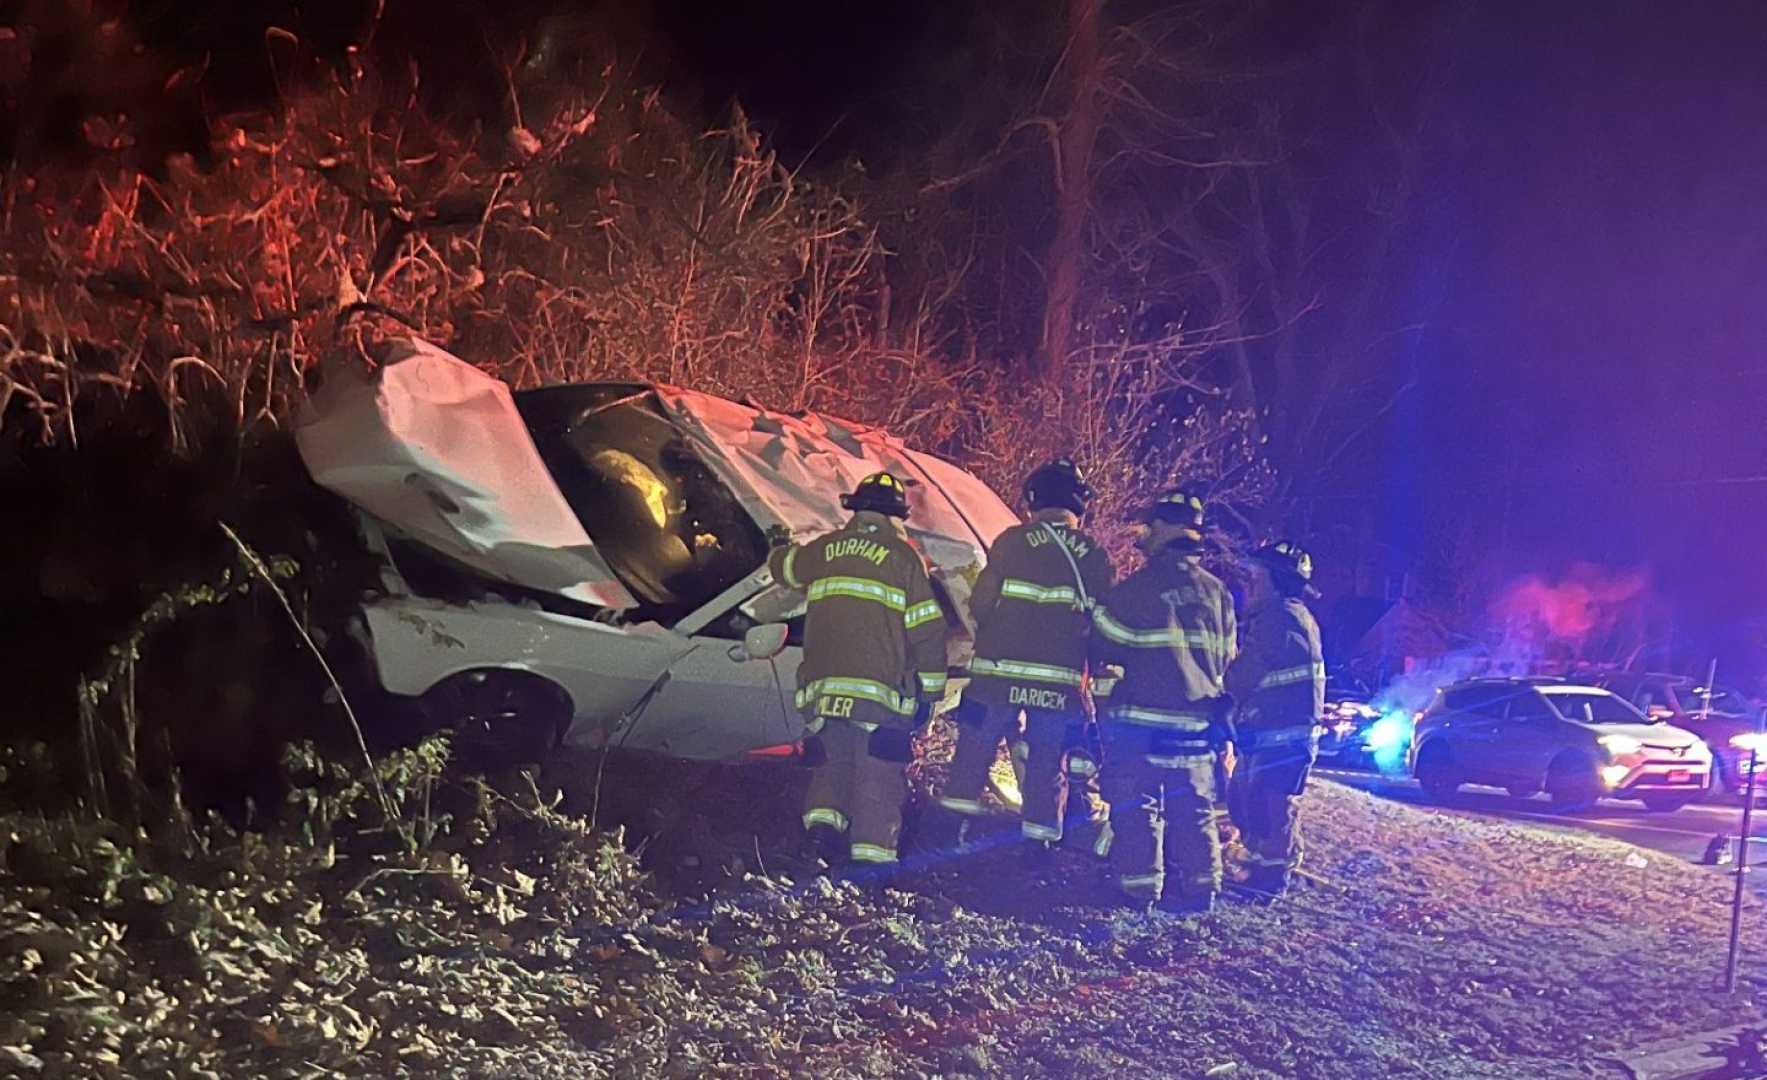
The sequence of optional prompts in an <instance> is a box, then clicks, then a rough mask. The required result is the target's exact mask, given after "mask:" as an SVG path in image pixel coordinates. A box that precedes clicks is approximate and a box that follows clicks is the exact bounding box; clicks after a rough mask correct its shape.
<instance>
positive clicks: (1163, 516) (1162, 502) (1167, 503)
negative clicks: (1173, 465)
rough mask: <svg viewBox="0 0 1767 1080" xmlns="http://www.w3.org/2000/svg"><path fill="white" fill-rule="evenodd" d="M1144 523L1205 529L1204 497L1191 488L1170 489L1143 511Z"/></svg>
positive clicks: (1142, 518)
mask: <svg viewBox="0 0 1767 1080" xmlns="http://www.w3.org/2000/svg"><path fill="white" fill-rule="evenodd" d="M1141 520H1142V521H1148V522H1153V521H1163V522H1165V523H1166V524H1168V525H1186V526H1189V527H1190V528H1193V529H1201V528H1202V527H1203V497H1202V496H1201V495H1198V494H1197V493H1196V492H1194V491H1191V490H1190V489H1189V488H1182V487H1175V488H1168V489H1167V490H1165V491H1164V492H1161V493H1160V497H1159V498H1157V499H1155V500H1154V501H1153V502H1152V503H1149V504H1148V505H1147V506H1145V507H1143V508H1142V510H1141Z"/></svg>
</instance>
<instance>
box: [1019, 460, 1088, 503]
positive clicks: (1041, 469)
mask: <svg viewBox="0 0 1767 1080" xmlns="http://www.w3.org/2000/svg"><path fill="white" fill-rule="evenodd" d="M1091 501H1092V487H1091V485H1089V484H1087V483H1086V476H1085V474H1084V473H1082V472H1081V471H1080V467H1079V466H1078V465H1075V464H1074V462H1073V459H1072V458H1065V457H1063V458H1056V459H1055V460H1054V461H1051V462H1047V463H1045V464H1043V465H1039V466H1037V467H1036V468H1035V469H1032V470H1031V475H1030V476H1028V477H1026V478H1025V502H1026V503H1027V504H1029V505H1030V507H1031V509H1032V510H1043V509H1047V508H1049V507H1056V508H1059V509H1062V510H1072V511H1073V512H1074V513H1076V514H1084V513H1085V512H1086V504H1087V503H1089V502H1091Z"/></svg>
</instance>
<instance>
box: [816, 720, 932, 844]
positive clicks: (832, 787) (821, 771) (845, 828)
mask: <svg viewBox="0 0 1767 1080" xmlns="http://www.w3.org/2000/svg"><path fill="white" fill-rule="evenodd" d="M814 737H815V738H819V739H821V740H822V751H823V754H824V755H825V757H824V760H823V761H822V763H821V764H819V765H817V766H816V767H815V768H813V769H812V770H811V771H810V786H809V788H808V789H807V790H806V791H805V792H804V828H806V829H809V828H813V827H815V826H817V825H827V826H830V827H832V828H834V829H837V830H839V831H840V832H842V833H845V834H846V836H847V840H848V843H849V844H850V845H851V848H850V850H851V857H852V859H853V861H854V862H864V863H893V862H895V861H896V843H897V840H898V838H899V837H900V835H901V832H902V803H903V801H904V800H906V799H907V797H908V777H907V773H906V771H905V769H904V766H903V764H902V763H901V762H897V761H886V760H884V759H882V758H879V757H877V756H875V755H874V754H872V752H871V730H870V727H869V726H868V725H865V724H856V723H853V722H852V721H850V720H832V719H831V720H827V721H825V722H824V724H823V726H822V730H821V732H820V733H819V734H817V735H816V736H814Z"/></svg>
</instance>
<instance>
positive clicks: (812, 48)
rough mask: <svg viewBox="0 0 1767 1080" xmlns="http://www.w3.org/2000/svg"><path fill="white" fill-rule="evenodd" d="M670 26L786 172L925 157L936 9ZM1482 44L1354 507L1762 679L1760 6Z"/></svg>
mask: <svg viewBox="0 0 1767 1080" xmlns="http://www.w3.org/2000/svg"><path fill="white" fill-rule="evenodd" d="M674 6H675V9H676V10H675V11H673V12H672V13H671V20H670V22H669V25H670V26H671V27H672V28H673V30H672V33H673V34H674V36H675V39H676V40H677V41H678V42H679V43H680V44H681V46H682V49H683V52H684V54H685V55H686V56H688V57H693V58H696V59H695V62H696V63H698V64H699V65H700V66H698V67H697V68H696V71H697V72H698V73H699V74H700V75H701V76H702V77H703V78H704V80H705V81H704V84H703V85H705V86H706V88H707V91H708V94H709V95H710V96H711V97H712V98H714V99H716V98H717V97H718V96H720V95H726V94H735V95H738V96H740V97H741V98H742V99H743V100H744V101H745V102H746V103H748V104H749V106H750V107H751V110H752V111H753V112H754V113H755V114H756V115H757V116H758V117H759V119H760V120H761V122H762V123H763V124H765V125H767V126H769V127H771V128H773V129H774V130H775V131H776V133H777V134H778V136H779V138H780V139H781V140H782V142H783V144H784V145H785V146H786V147H787V148H788V149H797V150H799V151H800V152H804V153H808V152H810V151H812V150H813V149H816V150H818V151H819V152H822V153H829V152H836V153H844V152H858V153H865V152H868V151H869V152H887V148H888V146H889V145H890V140H891V139H892V138H894V137H895V136H896V134H897V133H898V132H899V131H901V130H902V129H904V128H906V129H908V130H912V129H913V125H914V122H915V116H914V114H913V113H912V112H909V111H906V110H904V108H902V107H901V106H900V103H899V102H900V95H901V88H900V87H899V86H898V85H897V84H896V83H897V80H898V79H899V78H900V77H901V73H902V72H904V71H907V72H913V71H915V70H917V65H916V64H915V63H912V62H910V61H912V60H913V59H916V58H919V57H923V56H925V55H926V54H927V53H928V51H929V50H932V51H936V49H937V48H938V44H937V37H938V33H939V30H940V27H939V24H938V19H937V17H936V16H933V15H930V14H928V9H932V10H938V9H940V8H941V5H933V4H928V5H916V4H905V5H877V6H875V7H858V6H852V7H844V8H843V7H841V6H840V5H809V8H810V9H811V10H814V11H816V12H818V13H819V14H817V15H815V16H812V17H809V18H803V17H800V16H799V15H798V14H796V13H795V9H796V8H797V5H762V4H748V5H743V4H717V5H710V4H696V3H688V2H685V0H683V2H680V3H678V4H677V5H674ZM697 11H712V12H715V13H716V14H713V15H711V16H709V17H699V18H695V17H692V15H693V13H694V12H697ZM757 11H768V12H771V14H770V15H763V16H761V17H758V18H757V17H754V15H753V13H754V12H757ZM1467 26H1468V28H1467V32H1466V37H1465V39H1464V41H1463V43H1462V45H1461V57H1460V61H1459V65H1458V70H1457V73H1456V77H1455V79H1454V81H1453V83H1452V84H1451V86H1450V89H1449V91H1448V94H1447V97H1446V100H1445V101H1444V103H1443V106H1442V110H1441V116H1440V119H1439V120H1438V122H1437V123H1436V124H1435V125H1434V126H1433V128H1432V132H1431V136H1430V139H1431V142H1430V145H1429V146H1428V148H1427V150H1426V159H1427V160H1428V161H1429V162H1430V163H1431V165H1430V168H1429V171H1428V172H1427V180H1426V188H1427V192H1426V194H1425V196H1424V198H1422V199H1421V200H1420V202H1421V203H1422V204H1423V205H1424V206H1425V207H1426V208H1427V211H1426V212H1427V214H1428V215H1429V218H1430V219H1429V220H1428V221H1427V222H1425V223H1423V227H1422V228H1420V229H1419V231H1418V232H1419V240H1418V243H1419V244H1420V245H1422V246H1420V249H1419V250H1418V251H1417V252H1415V255H1416V258H1415V259H1414V260H1413V265H1414V266H1415V267H1416V274H1417V280H1416V281H1415V282H1413V283H1411V287H1412V288H1413V289H1414V291H1415V294H1416V297H1415V307H1416V309H1417V310H1418V311H1420V312H1424V313H1426V314H1427V324H1426V329H1425V331H1424V332H1423V333H1421V334H1420V335H1418V336H1416V338H1415V339H1414V340H1413V341H1412V344H1411V347H1412V348H1414V349H1415V350H1417V353H1418V355H1417V357H1416V359H1417V361H1418V363H1419V366H1420V369H1421V371H1422V373H1423V381H1422V384H1421V386H1420V388H1419V390H1418V392H1417V393H1415V394H1414V395H1413V396H1412V397H1411V398H1409V399H1408V400H1407V402H1406V404H1405V405H1404V406H1403V407H1402V408H1401V409H1400V410H1398V411H1397V412H1396V413H1395V415H1394V416H1393V417H1392V419H1391V422H1390V423H1389V424H1387V425H1386V426H1385V429H1384V432H1383V435H1384V439H1385V443H1384V448H1383V449H1384V453H1382V454H1381V455H1379V457H1380V458H1381V459H1382V462H1383V463H1382V464H1379V465H1377V466H1376V467H1375V468H1373V469H1370V470H1369V471H1368V472H1367V474H1366V475H1365V476H1362V477H1361V478H1360V483H1357V482H1356V481H1355V480H1352V481H1351V482H1350V483H1349V487H1350V488H1351V490H1350V491H1348V492H1345V493H1343V494H1349V495H1352V496H1359V497H1366V498H1369V499H1372V500H1374V501H1375V502H1376V503H1377V504H1378V505H1380V506H1381V507H1382V508H1383V509H1382V512H1381V530H1382V535H1383V537H1384V538H1385V539H1386V540H1388V541H1389V542H1391V543H1393V544H1395V545H1397V546H1398V547H1399V548H1400V549H1401V550H1402V551H1414V550H1418V549H1421V548H1422V547H1424V546H1426V545H1427V543H1428V537H1427V533H1428V531H1429V528H1430V523H1431V522H1432V521H1434V520H1437V519H1439V518H1440V517H1441V516H1442V515H1444V514H1449V513H1453V512H1454V511H1455V509H1456V507H1457V504H1467V503H1470V504H1472V505H1474V506H1476V507H1478V508H1479V510H1478V516H1479V517H1480V518H1481V519H1484V520H1487V521H1488V528H1484V527H1482V526H1481V528H1480V530H1479V531H1480V532H1481V533H1482V534H1483V535H1487V536H1488V537H1489V540H1490V543H1491V545H1492V547H1493V549H1494V551H1495V549H1496V547H1497V546H1498V545H1499V543H1500V537H1507V539H1508V544H1507V546H1506V547H1505V549H1504V550H1503V551H1502V552H1500V553H1496V554H1497V557H1498V558H1499V560H1500V565H1501V567H1502V569H1503V570H1504V571H1505V572H1507V573H1509V574H1512V575H1521V574H1527V573H1538V574H1543V575H1546V576H1547V577H1549V578H1550V577H1553V576H1555V575H1558V574H1563V573H1566V572H1567V571H1568V570H1569V568H1570V566H1571V565H1572V564H1573V563H1576V562H1592V563H1595V564H1597V565H1600V566H1602V567H1605V568H1607V569H1608V570H1609V571H1611V572H1613V573H1615V574H1621V573H1625V572H1630V571H1642V572H1644V573H1646V574H1647V575H1648V576H1649V578H1650V580H1651V581H1652V583H1653V586H1654V592H1655V594H1656V596H1657V598H1658V599H1659V601H1661V602H1662V603H1663V604H1664V606H1665V607H1666V609H1667V614H1669V615H1670V616H1671V617H1673V618H1675V620H1676V623H1677V624H1678V625H1677V627H1676V629H1677V632H1678V633H1679V634H1680V635H1681V636H1682V639H1683V641H1684V642H1686V643H1688V647H1690V648H1699V647H1702V646H1703V647H1706V648H1720V649H1722V650H1723V652H1724V654H1725V656H1726V660H1727V661H1728V662H1729V663H1739V662H1740V663H1743V664H1749V665H1752V666H1751V667H1750V668H1749V674H1750V676H1751V677H1752V676H1754V675H1755V674H1756V673H1758V672H1767V658H1763V657H1755V656H1752V655H1749V654H1748V653H1746V652H1745V651H1744V650H1743V648H1742V644H1741V641H1740V639H1739V637H1738V635H1737V634H1735V633H1733V632H1732V631H1734V630H1735V629H1737V627H1736V626H1735V624H1737V623H1739V622H1740V621H1742V620H1745V619H1749V618H1752V617H1755V616H1757V615H1759V614H1761V613H1767V568H1764V567H1763V563H1762V559H1761V556H1760V555H1759V554H1758V551H1757V545H1758V538H1759V537H1760V536H1761V533H1762V525H1763V524H1767V425H1764V424H1763V423H1762V422H1761V419H1760V418H1759V417H1760V413H1761V411H1762V409H1763V408H1767V198H1764V197H1763V193H1764V192H1767V136H1764V135H1763V134H1762V131H1763V123H1764V122H1767V62H1764V61H1763V57H1764V56H1767V5H1763V4H1758V3H1752V2H1747V0H1742V2H1731V3H1708V2H1692V3H1599V4H1582V3H1557V4H1538V3H1484V4H1479V5H1475V6H1474V9H1473V14H1472V17H1471V19H1470V21H1469V22H1468V24H1467ZM732 42H735V43H739V44H740V46H741V47H740V48H737V49H732V48H728V47H727V46H728V45H729V44H730V43H732ZM886 43H887V44H886ZM1394 47H1395V48H1403V47H1405V46H1404V41H1403V39H1398V40H1395V42H1394ZM793 56H799V57H805V58H808V59H807V60H806V61H805V62H804V63H800V64H794V63H790V62H787V61H788V59H789V58H790V57H793ZM898 57H900V58H902V62H900V63H898V62H897V61H896V60H895V59H894V58H898ZM1401 62H1402V60H1401V59H1400V58H1395V64H1398V63H1401ZM808 73H813V74H810V77H809V79H808V81H809V82H810V83H811V84H812V85H814V86H816V87H818V88H819V89H818V90H817V92H814V93H806V92H805V91H804V85H805V84H804V81H802V79H803V76H804V75H806V74H808ZM1346 119H1349V120H1352V121H1353V120H1354V119H1355V118H1346ZM831 129H832V130H833V132H834V134H833V135H831V134H830V131H831ZM868 133H870V134H871V137H869V138H868ZM1345 151H1346V153H1355V152H1356V151H1357V148H1356V147H1354V146H1348V147H1346V148H1345ZM1327 302H1329V298H1327ZM1748 477H1759V478H1761V479H1759V480H1758V481H1756V482H1753V483H1729V482H1721V481H1729V480H1735V479H1739V478H1748ZM1358 489H1359V490H1358ZM1318 494H1339V493H1318ZM1505 518H1507V520H1506V521H1505ZM1707 637H1710V638H1712V640H1709V641H1706V640H1701V639H1705V638H1707ZM1695 642H1698V644H1694V643H1695ZM1737 674H1738V676H1739V677H1741V676H1742V674H1743V673H1742V672H1738V673H1737Z"/></svg>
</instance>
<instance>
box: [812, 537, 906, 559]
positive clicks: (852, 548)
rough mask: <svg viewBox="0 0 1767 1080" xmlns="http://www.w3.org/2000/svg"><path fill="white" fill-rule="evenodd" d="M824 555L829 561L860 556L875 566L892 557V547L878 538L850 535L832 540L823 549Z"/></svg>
mask: <svg viewBox="0 0 1767 1080" xmlns="http://www.w3.org/2000/svg"><path fill="white" fill-rule="evenodd" d="M822 557H823V558H824V559H827V560H828V561H829V562H833V561H835V560H836V559H844V558H849V557H851V558H859V559H864V560H865V561H866V562H868V563H870V564H871V565H873V566H882V565H883V563H884V560H885V559H887V558H889V557H890V549H889V548H887V547H885V546H884V545H882V544H880V543H878V542H877V541H876V540H866V539H865V538H863V537H859V536H850V537H847V538H846V539H844V540H831V541H829V542H828V544H827V545H825V546H824V547H823V549H822Z"/></svg>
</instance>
